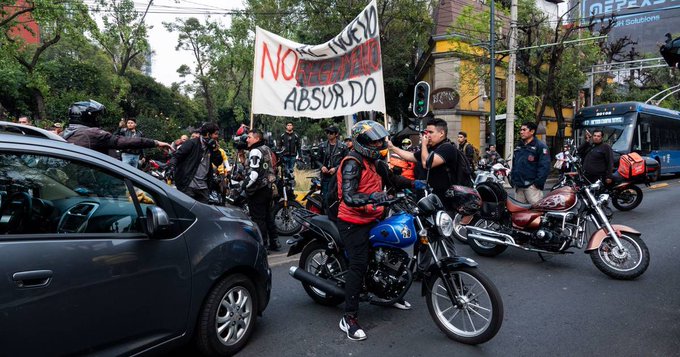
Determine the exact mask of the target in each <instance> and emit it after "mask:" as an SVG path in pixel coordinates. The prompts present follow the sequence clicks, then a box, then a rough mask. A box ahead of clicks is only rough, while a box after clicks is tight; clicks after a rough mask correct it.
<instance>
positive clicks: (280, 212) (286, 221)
mask: <svg viewBox="0 0 680 357" xmlns="http://www.w3.org/2000/svg"><path fill="white" fill-rule="evenodd" d="M297 208H302V205H301V204H299V203H298V202H297V201H292V200H289V201H288V205H287V207H284V205H283V201H281V202H277V203H276V204H275V205H274V225H275V226H276V232H277V233H279V235H282V236H292V235H293V234H296V233H299V232H300V231H301V230H302V223H300V222H298V221H296V220H295V218H294V217H293V210H295V209H297Z"/></svg>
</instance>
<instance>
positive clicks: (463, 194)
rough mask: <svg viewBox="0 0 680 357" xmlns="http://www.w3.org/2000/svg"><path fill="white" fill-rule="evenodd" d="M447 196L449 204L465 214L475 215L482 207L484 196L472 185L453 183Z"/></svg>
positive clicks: (447, 191)
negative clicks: (471, 186)
mask: <svg viewBox="0 0 680 357" xmlns="http://www.w3.org/2000/svg"><path fill="white" fill-rule="evenodd" d="M445 197H446V198H447V199H448V200H447V201H448V206H449V207H451V208H453V210H455V211H456V212H458V213H460V214H462V215H464V216H469V215H473V214H475V213H477V212H478V211H479V210H480V209H481V208H482V198H481V197H480V195H479V193H478V192H477V191H476V190H475V189H473V188H470V187H465V186H458V185H453V186H451V187H450V188H449V189H448V190H446V193H445Z"/></svg>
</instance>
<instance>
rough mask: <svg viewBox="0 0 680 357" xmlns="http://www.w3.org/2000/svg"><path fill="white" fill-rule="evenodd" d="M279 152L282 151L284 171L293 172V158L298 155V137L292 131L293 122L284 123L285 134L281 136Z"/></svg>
mask: <svg viewBox="0 0 680 357" xmlns="http://www.w3.org/2000/svg"><path fill="white" fill-rule="evenodd" d="M278 146H279V150H282V153H281V156H283V163H284V165H285V167H286V170H288V171H290V172H293V169H294V168H295V158H297V156H298V155H299V154H300V137H299V136H298V134H296V133H295V132H294V131H293V122H290V121H289V122H288V123H286V132H284V133H283V134H281V138H280V140H279V145H278Z"/></svg>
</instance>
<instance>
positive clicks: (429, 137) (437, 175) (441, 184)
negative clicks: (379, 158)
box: [388, 118, 458, 202]
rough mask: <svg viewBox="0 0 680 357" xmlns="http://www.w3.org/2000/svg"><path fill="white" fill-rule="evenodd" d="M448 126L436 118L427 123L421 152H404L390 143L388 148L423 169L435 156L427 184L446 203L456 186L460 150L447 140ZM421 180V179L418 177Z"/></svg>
mask: <svg viewBox="0 0 680 357" xmlns="http://www.w3.org/2000/svg"><path fill="white" fill-rule="evenodd" d="M447 134H448V126H447V124H446V121H444V120H443V119H439V118H435V119H430V120H429V121H428V122H427V126H426V128H425V130H424V131H423V133H422V135H421V138H420V141H421V144H420V150H418V151H416V152H413V153H412V152H409V151H406V150H402V149H400V148H398V147H396V146H394V145H392V143H391V142H389V141H388V147H389V148H390V150H392V151H394V152H395V153H396V154H397V155H399V157H401V158H402V159H404V160H406V161H410V162H415V163H416V164H417V165H420V167H422V168H423V169H426V167H427V159H428V156H429V155H430V154H433V155H434V157H433V159H432V168H431V169H430V172H429V173H428V172H425V175H426V177H423V178H426V179H427V183H428V184H429V185H430V187H432V190H433V192H434V193H435V194H436V195H437V196H438V197H439V198H440V199H441V200H442V202H444V200H443V198H444V193H446V190H447V189H448V188H449V187H450V186H451V185H453V184H456V182H455V177H456V172H455V170H456V168H457V167H458V162H457V159H458V152H457V151H456V150H458V149H457V148H456V147H455V146H454V145H453V144H451V142H450V141H449V139H447ZM417 178H419V179H420V178H421V177H417Z"/></svg>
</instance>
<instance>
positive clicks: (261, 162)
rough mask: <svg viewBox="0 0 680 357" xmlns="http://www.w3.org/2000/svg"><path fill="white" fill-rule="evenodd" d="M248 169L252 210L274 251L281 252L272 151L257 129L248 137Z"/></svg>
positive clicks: (248, 195) (245, 182)
mask: <svg viewBox="0 0 680 357" xmlns="http://www.w3.org/2000/svg"><path fill="white" fill-rule="evenodd" d="M246 142H247V143H248V149H250V152H249V153H248V168H247V172H246V179H245V180H244V192H245V193H246V195H247V197H248V210H249V212H250V217H251V218H252V219H253V221H254V222H255V223H257V226H258V227H259V228H260V232H262V235H263V238H264V241H265V242H268V243H269V250H270V251H279V250H281V244H280V243H279V240H278V238H279V237H278V233H277V232H276V226H275V225H274V215H273V212H272V211H273V210H272V209H271V208H272V201H273V191H272V184H273V183H274V182H275V181H276V173H275V171H274V166H273V163H272V150H271V149H270V148H269V147H268V146H267V145H265V142H264V140H263V134H262V131H260V130H259V129H253V130H251V131H250V132H249V133H248V139H246Z"/></svg>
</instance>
